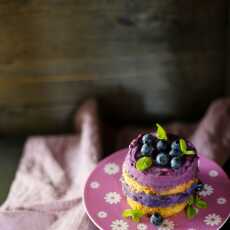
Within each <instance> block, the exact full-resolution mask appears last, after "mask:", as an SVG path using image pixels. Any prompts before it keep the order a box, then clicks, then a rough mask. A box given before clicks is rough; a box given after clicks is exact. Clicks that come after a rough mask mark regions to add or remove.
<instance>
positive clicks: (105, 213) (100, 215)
mask: <svg viewBox="0 0 230 230" xmlns="http://www.w3.org/2000/svg"><path fill="white" fill-rule="evenodd" d="M97 216H98V217H99V218H102V219H103V218H106V217H107V216H108V214H107V212H104V211H100V212H98V213H97Z"/></svg>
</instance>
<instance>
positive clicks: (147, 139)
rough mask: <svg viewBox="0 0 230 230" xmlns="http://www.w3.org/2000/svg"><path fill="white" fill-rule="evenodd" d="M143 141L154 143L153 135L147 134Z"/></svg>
mask: <svg viewBox="0 0 230 230" xmlns="http://www.w3.org/2000/svg"><path fill="white" fill-rule="evenodd" d="M142 142H143V143H144V144H149V145H150V144H152V143H153V136H152V135H151V134H145V135H144V136H143V137H142Z"/></svg>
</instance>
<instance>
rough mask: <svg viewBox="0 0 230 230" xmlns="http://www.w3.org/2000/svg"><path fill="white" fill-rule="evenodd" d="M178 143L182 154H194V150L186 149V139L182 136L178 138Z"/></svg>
mask: <svg viewBox="0 0 230 230" xmlns="http://www.w3.org/2000/svg"><path fill="white" fill-rule="evenodd" d="M179 145H180V150H181V152H182V153H183V154H184V155H194V154H195V151H194V150H188V149H187V144H186V141H185V140H184V139H183V138H181V139H180V140H179Z"/></svg>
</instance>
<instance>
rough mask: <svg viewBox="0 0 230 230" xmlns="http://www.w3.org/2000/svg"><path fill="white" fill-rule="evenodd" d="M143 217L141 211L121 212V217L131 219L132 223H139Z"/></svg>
mask: <svg viewBox="0 0 230 230" xmlns="http://www.w3.org/2000/svg"><path fill="white" fill-rule="evenodd" d="M143 215H144V213H143V211H142V210H138V209H126V210H124V211H123V213H122V216H123V217H124V218H129V217H130V218H131V219H132V221H134V222H139V221H140V218H141V217H142V216H143Z"/></svg>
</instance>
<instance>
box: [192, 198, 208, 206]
mask: <svg viewBox="0 0 230 230" xmlns="http://www.w3.org/2000/svg"><path fill="white" fill-rule="evenodd" d="M195 205H196V207H197V208H207V207H208V204H207V202H206V201H204V200H201V199H200V198H199V197H196V199H195Z"/></svg>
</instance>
